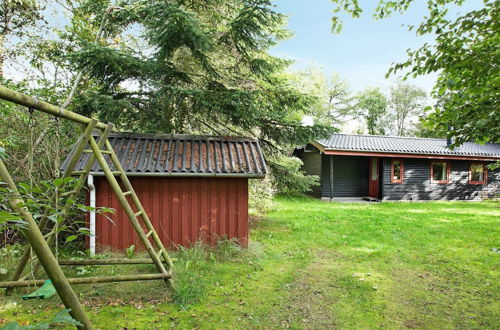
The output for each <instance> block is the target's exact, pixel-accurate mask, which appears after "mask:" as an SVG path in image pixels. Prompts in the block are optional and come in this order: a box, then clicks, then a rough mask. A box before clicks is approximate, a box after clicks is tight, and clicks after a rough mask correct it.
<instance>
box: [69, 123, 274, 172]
mask: <svg viewBox="0 0 500 330" xmlns="http://www.w3.org/2000/svg"><path fill="white" fill-rule="evenodd" d="M95 136H97V135H95ZM109 141H110V143H111V145H112V146H113V148H114V150H115V153H116V155H117V157H118V159H119V160H120V163H121V165H122V167H123V168H124V169H125V171H126V172H127V174H129V175H135V176H140V175H151V174H153V175H159V176H161V175H165V176H167V175H179V176H206V175H220V176H242V177H263V176H265V175H266V174H267V167H266V162H265V159H264V157H263V155H262V150H261V149H260V145H259V142H258V141H257V140H255V139H250V138H239V137H214V136H195V135H179V134H170V135H156V134H136V133H112V134H111V135H110V136H109ZM73 152H74V150H72V151H71V153H70V155H69V156H68V158H67V159H66V160H65V161H64V163H63V165H62V167H63V169H65V168H66V167H67V166H68V162H69V159H70V157H71V155H72V154H73ZM235 155H236V156H235ZM89 157H90V154H83V155H82V156H81V157H80V159H79V161H78V163H77V165H76V168H75V171H81V170H83V166H84V164H85V163H86V161H87V159H88V158H89ZM106 159H108V164H110V166H111V167H112V165H111V162H110V161H109V157H107V156H106ZM112 169H113V167H112ZM92 173H93V174H97V175H102V174H103V173H102V170H101V168H100V166H99V165H98V164H97V162H96V163H95V164H94V166H93V167H92Z"/></svg>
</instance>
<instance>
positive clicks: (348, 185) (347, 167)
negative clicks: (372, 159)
mask: <svg viewBox="0 0 500 330" xmlns="http://www.w3.org/2000/svg"><path fill="white" fill-rule="evenodd" d="M321 157H322V161H321V195H322V197H326V198H329V197H330V189H331V188H330V186H331V185H330V163H331V162H333V197H364V196H368V157H357V156H332V155H322V156H321Z"/></svg>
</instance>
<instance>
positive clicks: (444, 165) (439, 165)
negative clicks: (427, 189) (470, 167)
mask: <svg viewBox="0 0 500 330" xmlns="http://www.w3.org/2000/svg"><path fill="white" fill-rule="evenodd" d="M449 181H450V163H449V162H447V161H445V160H435V161H432V165H431V182H433V183H448V182H449Z"/></svg>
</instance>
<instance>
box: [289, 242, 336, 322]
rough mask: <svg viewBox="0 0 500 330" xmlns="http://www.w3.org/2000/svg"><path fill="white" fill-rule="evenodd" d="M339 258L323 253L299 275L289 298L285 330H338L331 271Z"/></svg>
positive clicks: (330, 253)
mask: <svg viewBox="0 0 500 330" xmlns="http://www.w3.org/2000/svg"><path fill="white" fill-rule="evenodd" d="M338 257H339V256H338V255H337V254H334V253H332V252H331V251H330V252H319V253H317V256H316V258H315V260H314V261H313V262H312V263H311V264H309V265H308V266H307V267H306V268H305V269H303V270H299V271H298V277H297V279H296V281H295V282H293V283H291V284H290V285H289V286H288V289H289V297H288V303H287V304H286V305H285V306H286V307H285V308H286V310H285V311H283V314H284V315H285V320H284V321H283V322H282V325H283V326H284V327H291V328H301V329H332V328H335V327H336V324H335V314H334V312H333V310H334V306H335V299H334V298H332V297H331V296H330V295H329V294H328V293H329V291H331V290H332V287H334V281H332V279H331V269H332V267H334V265H335V261H334V260H335V258H338Z"/></svg>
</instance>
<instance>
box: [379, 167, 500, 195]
mask: <svg viewBox="0 0 500 330" xmlns="http://www.w3.org/2000/svg"><path fill="white" fill-rule="evenodd" d="M383 164H384V165H383V174H384V175H383V183H382V185H383V189H382V191H383V199H384V200H480V199H482V198H483V197H487V196H492V195H493V194H494V192H495V190H496V191H497V192H498V189H499V188H500V171H499V170H496V171H488V181H487V184H486V185H476V184H469V183H468V179H469V161H467V160H450V168H451V171H450V181H449V183H447V184H439V183H431V182H430V175H431V174H430V167H431V160H429V159H413V158H406V159H404V160H403V164H404V174H403V178H404V180H403V183H391V180H390V176H391V158H384V160H383Z"/></svg>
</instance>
